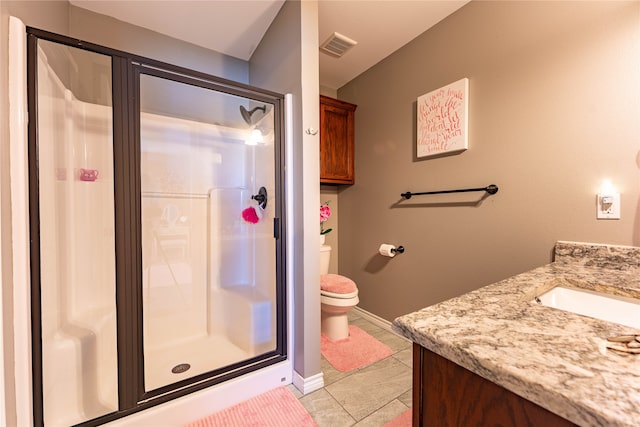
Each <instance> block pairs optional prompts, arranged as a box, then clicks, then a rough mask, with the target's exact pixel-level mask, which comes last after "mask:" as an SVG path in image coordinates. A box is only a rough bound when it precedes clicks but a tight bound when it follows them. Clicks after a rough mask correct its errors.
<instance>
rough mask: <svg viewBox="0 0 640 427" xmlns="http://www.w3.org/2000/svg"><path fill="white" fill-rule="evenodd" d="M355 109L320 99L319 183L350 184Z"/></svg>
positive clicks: (343, 103)
mask: <svg viewBox="0 0 640 427" xmlns="http://www.w3.org/2000/svg"><path fill="white" fill-rule="evenodd" d="M355 109H356V106H355V105H353V104H349V103H347V102H342V101H338V100H336V99H331V98H327V97H324V96H321V97H320V182H321V183H326V184H353V183H354V160H353V151H354V150H353V143H354V112H355Z"/></svg>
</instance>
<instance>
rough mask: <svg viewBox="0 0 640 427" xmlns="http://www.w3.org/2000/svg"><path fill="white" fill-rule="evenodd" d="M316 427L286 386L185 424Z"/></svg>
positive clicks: (206, 426) (194, 425) (212, 426)
mask: <svg viewBox="0 0 640 427" xmlns="http://www.w3.org/2000/svg"><path fill="white" fill-rule="evenodd" d="M281 426H282V427H318V425H317V424H316V423H315V421H313V418H311V415H309V413H308V412H307V410H306V409H304V406H302V403H300V401H298V399H296V397H295V396H294V395H293V393H291V392H290V391H289V390H288V389H287V388H286V387H278V388H276V389H273V390H271V391H268V392H266V393H263V394H261V395H259V396H256V397H254V398H252V399H249V400H245V401H244V402H241V403H238V404H237V405H235V406H231V407H229V408H227V409H224V410H222V411H220V412H216V413H214V414H212V415H209V416H208V417H206V418H202V419H201V420H198V421H194V422H192V423H191V424H188V425H187V426H186V427H281Z"/></svg>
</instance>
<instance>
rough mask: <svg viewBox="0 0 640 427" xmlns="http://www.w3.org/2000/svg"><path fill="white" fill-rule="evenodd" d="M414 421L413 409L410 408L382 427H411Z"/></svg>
mask: <svg viewBox="0 0 640 427" xmlns="http://www.w3.org/2000/svg"><path fill="white" fill-rule="evenodd" d="M412 421H413V414H412V412H411V408H409V409H407V410H406V411H404V412H403V413H402V414H400V415H398V416H397V417H395V418H394V419H392V420H391V421H389V422H388V423H386V424H385V425H383V426H382V427H411V422H412Z"/></svg>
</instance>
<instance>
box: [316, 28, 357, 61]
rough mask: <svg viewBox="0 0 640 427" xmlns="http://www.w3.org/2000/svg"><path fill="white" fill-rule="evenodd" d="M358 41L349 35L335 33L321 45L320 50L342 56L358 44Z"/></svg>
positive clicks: (338, 56) (337, 56)
mask: <svg viewBox="0 0 640 427" xmlns="http://www.w3.org/2000/svg"><path fill="white" fill-rule="evenodd" d="M357 44H358V42H357V41H355V40H351V39H350V38H349V37H347V36H343V35H342V34H340V33H333V34H331V36H329V38H328V39H327V40H325V41H324V43H322V44H321V45H320V50H321V51H323V52H324V53H326V54H328V55H331V56H335V57H336V58H340V57H341V56H342V55H344V54H345V53H346V52H347V51H348V50H349V49H351V48H352V47H354V46H355V45H357Z"/></svg>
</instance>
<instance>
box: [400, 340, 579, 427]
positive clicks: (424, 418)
mask: <svg viewBox="0 0 640 427" xmlns="http://www.w3.org/2000/svg"><path fill="white" fill-rule="evenodd" d="M413 425H414V427H415V426H430V427H431V426H438V427H445V426H447V427H449V426H451V427H454V426H455V427H464V426H514V427H519V426H531V427H533V426H545V427H552V426H553V427H556V426H557V427H569V426H575V424H573V423H571V422H569V421H568V420H566V419H564V418H562V417H559V416H558V415H556V414H554V413H552V412H550V411H548V410H546V409H545V408H543V407H541V406H538V405H536V404H535V403H533V402H531V401H529V400H526V399H523V398H522V397H520V396H518V395H517V394H515V393H512V392H510V391H509V390H507V389H505V388H503V387H501V386H499V385H497V384H495V383H493V382H491V381H488V380H486V379H484V378H482V377H481V376H479V375H477V374H474V373H473V372H471V371H469V370H467V369H465V368H463V367H461V366H459V365H457V364H455V363H453V362H452V361H450V360H448V359H446V358H444V357H442V356H440V355H438V354H436V353H434V352H432V351H430V350H427V349H426V348H424V347H422V346H420V345H418V344H415V343H414V344H413Z"/></svg>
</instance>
